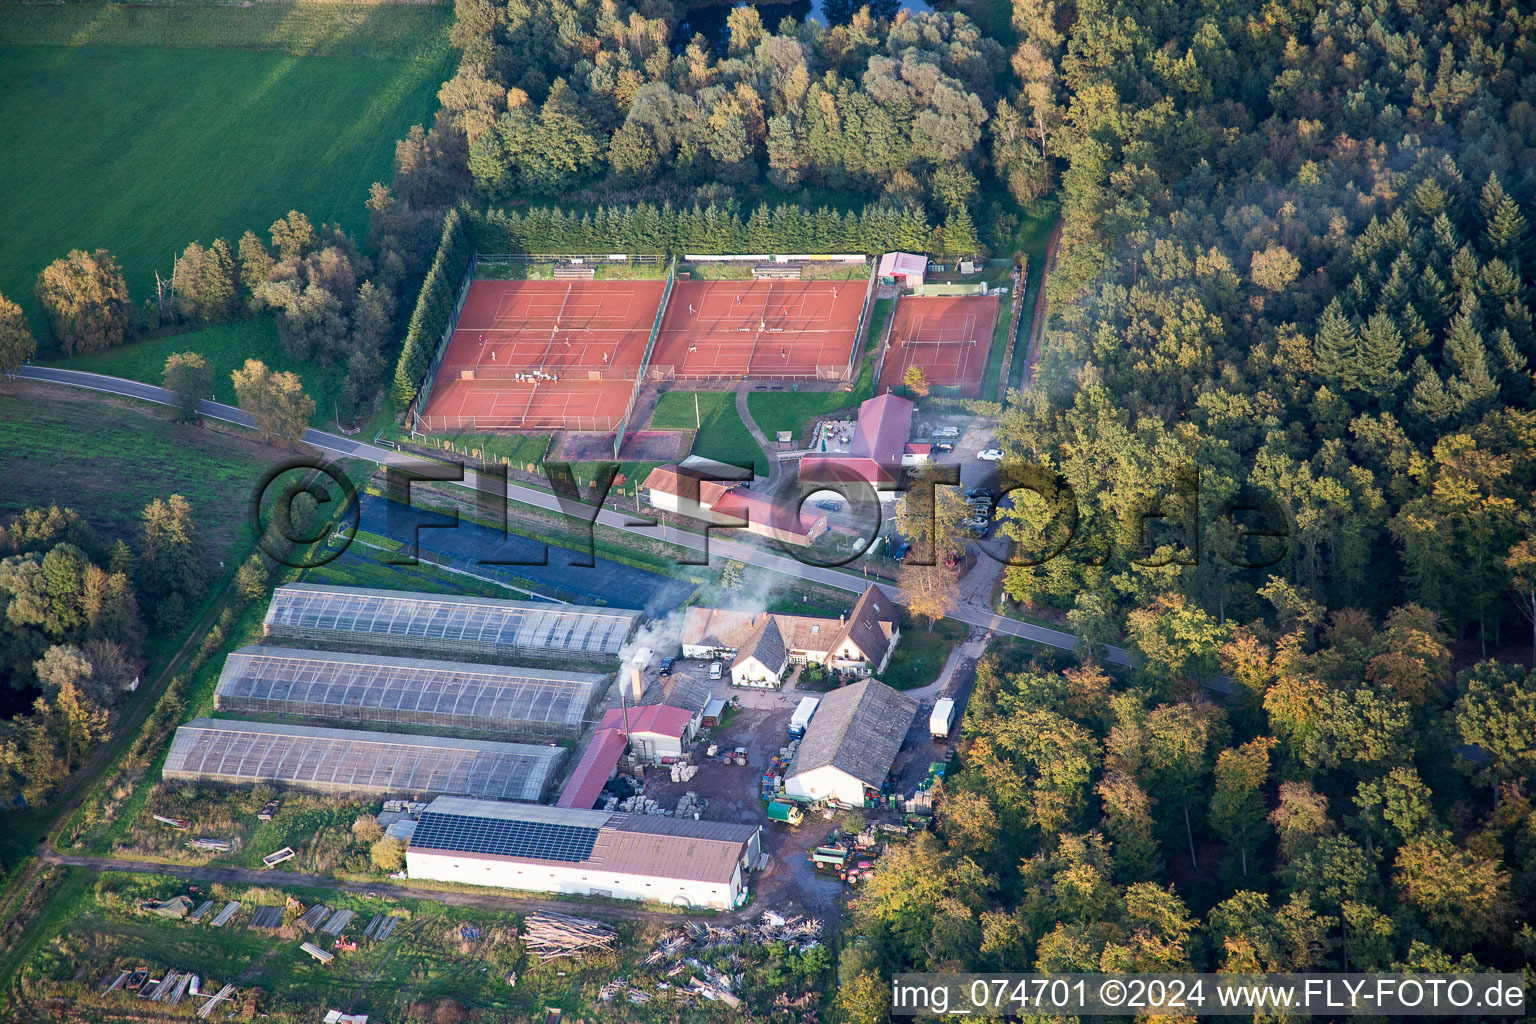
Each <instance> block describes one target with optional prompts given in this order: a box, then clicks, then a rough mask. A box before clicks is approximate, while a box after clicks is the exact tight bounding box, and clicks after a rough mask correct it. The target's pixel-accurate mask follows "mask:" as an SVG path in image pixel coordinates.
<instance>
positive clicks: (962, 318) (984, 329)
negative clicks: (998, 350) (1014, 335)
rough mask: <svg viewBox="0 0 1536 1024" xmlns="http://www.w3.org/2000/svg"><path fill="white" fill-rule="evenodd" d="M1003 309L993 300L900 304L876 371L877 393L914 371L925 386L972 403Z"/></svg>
mask: <svg viewBox="0 0 1536 1024" xmlns="http://www.w3.org/2000/svg"><path fill="white" fill-rule="evenodd" d="M1001 308H1002V307H1001V304H1000V303H999V301H998V298H997V296H995V295H987V296H981V295H959V296H916V295H913V296H903V297H902V298H900V299H898V300H897V301H896V320H895V322H894V323H892V324H891V341H890V349H889V350H888V351H887V352H886V354H885V364H884V365H883V366H882V367H881V368H880V386H881V388H882V389H884V390H890V389H891V388H894V387H897V386H899V385H900V384H901V382H902V378H903V376H904V375H905V374H906V372H907V367H909V366H918V367H921V368H922V371H923V375H924V376H926V377H927V378H928V383H929V384H931V385H934V386H936V387H958V388H959V389H960V393H961V394H962V395H964V396H965V397H966V398H976V397H977V396H979V395H980V394H981V380H982V377H983V376H985V375H986V371H987V354H988V352H990V351H991V348H992V332H993V330H994V329H995V328H996V327H997V318H998V315H999V312H1000V310H1001Z"/></svg>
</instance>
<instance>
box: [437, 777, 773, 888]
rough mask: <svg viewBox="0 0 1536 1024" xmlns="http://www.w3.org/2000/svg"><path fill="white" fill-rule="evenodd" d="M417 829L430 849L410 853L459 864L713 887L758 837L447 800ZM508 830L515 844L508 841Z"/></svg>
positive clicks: (714, 824) (644, 819)
mask: <svg viewBox="0 0 1536 1024" xmlns="http://www.w3.org/2000/svg"><path fill="white" fill-rule="evenodd" d="M434 817H441V818H443V819H444V820H443V821H442V822H441V824H442V827H441V828H439V827H438V824H429V822H431V821H432V819H434ZM476 818H478V819H480V822H481V824H480V825H479V826H477V825H476V824H475V820H474V819H476ZM449 819H451V820H449ZM508 823H511V824H508ZM423 829H430V830H431V831H429V832H428V833H427V834H428V835H429V836H431V837H433V842H434V845H433V846H432V847H430V848H428V847H425V846H420V845H418V844H417V843H416V842H415V841H414V840H413V842H412V844H411V847H410V848H411V849H412V850H416V851H419V852H423V853H440V852H444V851H449V850H451V851H452V852H455V853H460V854H463V855H464V856H466V857H475V858H481V859H486V860H496V861H501V862H510V863H523V864H560V865H565V866H570V865H571V864H580V865H582V866H584V867H590V868H593V869H595V870H600V871H614V872H620V873H626V874H634V875H647V876H650V877H653V878H670V879H684V880H688V881H702V882H720V883H725V882H729V881H730V880H731V878H732V877H733V876H734V874H735V872H736V865H737V863H738V862H739V861H740V859H741V857H742V856H743V855H744V853H745V852H746V844H747V843H748V842H749V841H750V840H751V839H752V837H753V836H754V835H755V834H756V833H757V831H758V827H757V826H755V825H741V824H736V823H733V822H723V821H694V820H693V819H692V818H665V817H659V816H654V815H645V814H607V813H604V812H602V811H578V810H573V809H565V808H549V807H534V806H529V805H526V804H502V803H498V802H496V801H484V800H452V799H446V798H445V799H439V800H435V801H433V803H432V804H431V806H429V807H428V808H427V810H426V811H425V812H424V813H423V814H422V816H421V825H420V826H419V827H418V828H417V832H416V834H417V836H421V835H422V834H423V833H422V830H423ZM594 829H595V830H596V832H595V836H594V837H593V839H592V845H591V849H590V852H588V853H587V854H586V855H585V856H583V857H581V858H579V859H577V858H572V857H571V856H570V855H569V854H570V852H571V850H572V849H574V845H573V844H575V845H581V844H582V843H584V842H585V838H586V836H587V835H589V834H590V833H592V831H593V830H594ZM514 830H515V831H516V833H517V835H516V838H515V840H514V839H513V838H511V835H512V831H514ZM503 840H505V842H503ZM561 843H564V844H565V845H564V846H561V845H560V844H561ZM498 844H500V845H502V846H505V847H506V848H507V849H508V850H511V849H513V848H516V849H533V848H536V847H537V848H541V849H544V848H548V849H556V848H559V849H560V850H561V851H562V856H560V857H558V858H553V857H538V856H529V855H526V854H522V853H516V852H502V853H497V852H490V849H491V848H492V847H495V846H497V845H498Z"/></svg>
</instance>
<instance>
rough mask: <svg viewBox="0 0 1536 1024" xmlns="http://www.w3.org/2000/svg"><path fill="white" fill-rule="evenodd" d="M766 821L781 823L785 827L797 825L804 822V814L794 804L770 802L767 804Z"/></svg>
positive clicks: (779, 801)
mask: <svg viewBox="0 0 1536 1024" xmlns="http://www.w3.org/2000/svg"><path fill="white" fill-rule="evenodd" d="M768 820H769V821H782V822H784V823H785V824H787V825H798V824H800V823H801V822H802V821H804V820H805V812H804V811H802V810H801V809H800V808H798V807H796V806H795V805H794V804H791V803H786V802H785V801H783V800H770V801H769V802H768Z"/></svg>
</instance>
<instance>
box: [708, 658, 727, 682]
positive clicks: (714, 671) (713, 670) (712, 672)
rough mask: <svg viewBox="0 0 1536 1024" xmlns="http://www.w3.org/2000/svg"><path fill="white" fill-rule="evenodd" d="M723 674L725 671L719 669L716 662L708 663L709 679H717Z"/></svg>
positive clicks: (718, 664)
mask: <svg viewBox="0 0 1536 1024" xmlns="http://www.w3.org/2000/svg"><path fill="white" fill-rule="evenodd" d="M724 674H725V670H724V669H723V668H721V667H720V663H719V662H718V661H712V662H710V663H709V678H711V679H719V678H720V677H721V676H722V675H724Z"/></svg>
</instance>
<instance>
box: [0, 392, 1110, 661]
mask: <svg viewBox="0 0 1536 1024" xmlns="http://www.w3.org/2000/svg"><path fill="white" fill-rule="evenodd" d="M17 376H20V377H24V378H26V379H28V380H42V381H51V382H52V383H55V384H63V385H66V386H69V387H78V388H87V389H89V390H92V391H102V392H106V393H108V394H114V395H123V396H125V397H127V398H138V399H141V400H143V401H146V402H154V403H156V404H158V405H174V404H175V402H174V400H173V399H172V397H171V394H170V392H168V391H165V390H164V389H163V388H158V387H155V386H154V385H153V384H141V383H139V382H138V381H132V380H123V379H121V378H119V377H107V376H104V375H102V374H98V373H83V372H81V371H79V370H61V369H55V368H52V367H42V366H24V367H22V368H21V369H20V370H19V371H18V372H17ZM197 411H198V413H199V414H200V415H203V416H207V417H209V418H211V419H217V420H223V421H224V422H226V423H235V424H238V425H240V426H244V427H252V426H254V422H253V421H252V419H251V416H250V414H249V413H246V412H242V411H241V410H239V409H236V408H235V407H234V406H230V405H223V404H220V403H218V402H210V401H208V400H206V399H204V400H203V401H200V402H198V403H197ZM304 441H305V443H307V444H310V445H312V446H314V447H315V448H318V449H320V450H321V451H323V452H326V453H328V454H331V455H338V456H341V457H343V458H349V459H362V460H364V461H367V462H372V463H374V464H375V465H380V466H385V465H390V464H392V463H393V464H401V463H404V462H407V461H413V460H408V459H406V458H405V457H404V456H402V455H401V454H400V453H399V452H397V451H394V450H393V449H389V448H381V447H378V446H377V445H372V444H368V443H367V442H365V441H354V440H352V439H351V438H346V437H342V436H340V435H338V434H328V433H326V432H324V431H321V430H315V429H313V428H311V429H309V430H306V431H305V432H304ZM449 484H450V485H452V486H461V487H468V488H471V489H475V490H477V491H478V490H479V488H480V486H481V484H480V477H479V474H478V473H477V472H476V471H475V470H474V469H473V467H470V466H465V468H464V479H463V480H461V481H449ZM484 486H485V488H486V489H487V490H490V491H492V492H494V491H496V490H499V489H500V488H501V487H503V486H505V487H506V493H507V496H508V498H510V499H511V500H512V501H516V502H519V503H521V504H524V505H531V506H533V507H534V508H537V509H542V510H544V511H548V512H558V513H562V514H563V513H564V509H563V508H562V505H561V500H562V499H557V498H556V497H555V495H554V494H553V493H551V492H549V491H540V490H535V489H534V488H532V487H524V486H521V485H519V484H512V483H507V484H505V485H504V484H503V483H502V482H501V481H486V483H485V485H484ZM595 522H596V523H597V524H599V525H601V526H604V527H608V528H610V529H614V530H619V531H621V532H624V533H632V534H634V535H636V536H638V537H644V538H645V539H647V540H651V541H656V540H660V541H664V542H666V543H669V544H675V545H677V546H678V547H681V548H685V549H687V550H688V551H690V552H694V553H699V554H710V555H719V556H720V557H721V558H727V559H731V560H734V561H737V562H742V563H745V564H749V565H754V566H756V567H758V568H760V569H768V570H771V571H773V572H779V573H783V574H784V575H786V576H793V577H795V578H797V579H803V580H808V581H810V582H812V583H819V584H821V585H823V586H828V587H835V588H836V589H838V590H842V591H845V592H847V593H850V594H862V593H864V591H865V590H866V589H868V587H869V585H870V581H869V579H868V578H867V577H865V576H864V575H863V574H862V573H858V572H853V571H850V570H846V569H835V568H827V567H824V566H819V565H807V564H805V563H804V562H800V561H798V560H796V559H794V558H791V557H788V556H786V555H780V554H775V553H773V552H771V551H767V550H764V549H763V548H760V547H754V546H750V545H746V544H741V543H738V542H736V541H731V540H726V539H724V538H722V537H718V536H707V535H703V534H698V533H694V532H692V531H689V530H683V529H680V528H678V527H676V526H669V525H667V524H665V523H650V522H643V521H638V520H637V518H636V517H635V516H634V514H632V513H621V512H618V511H616V510H614V509H611V508H604V509H599V510H598V511H597V514H596V516H595ZM882 590H884V592H885V593H886V595H887V596H888V597H889V598H890V600H892V601H893V602H895V603H897V604H905V602H904V601H903V600H902V598H901V594H900V593H899V592H898V591H896V589H895V588H893V587H888V586H887V587H882ZM949 618H952V619H955V620H956V621H958V622H964V623H966V624H967V625H971V626H981V627H982V628H984V629H990V630H992V631H993V632H994V633H998V634H1000V635H1003V636H1012V637H1018V638H1019V639H1021V640H1029V641H1032V642H1034V643H1038V644H1044V645H1045V646H1047V647H1055V648H1057V649H1059V650H1065V651H1070V650H1074V649H1075V648H1076V647H1077V637H1076V636H1074V635H1073V634H1071V633H1067V632H1063V631H1062V630H1059V629H1050V628H1047V627H1045V626H1037V625H1035V624H1034V623H1032V622H1022V621H1020V620H1018V619H1011V618H1008V617H1007V616H1004V615H999V614H997V613H995V612H992V611H990V610H989V609H986V608H977V607H974V606H970V605H962V606H960V607H959V608H957V609H955V610H954V611H953V612H952V613H951V614H950V615H949ZM1106 660H1107V661H1109V662H1110V663H1111V664H1115V665H1130V664H1131V654H1130V652H1129V651H1127V650H1125V649H1124V648H1120V647H1110V648H1107V651H1106Z"/></svg>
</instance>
